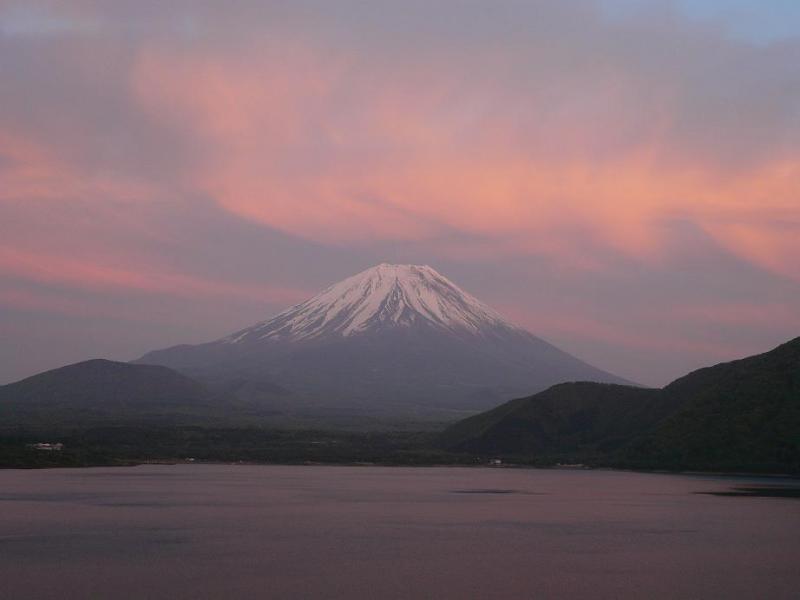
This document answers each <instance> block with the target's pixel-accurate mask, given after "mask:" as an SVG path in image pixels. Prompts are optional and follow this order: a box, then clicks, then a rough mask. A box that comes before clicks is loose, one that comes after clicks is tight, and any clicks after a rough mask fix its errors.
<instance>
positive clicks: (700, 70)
mask: <svg viewBox="0 0 800 600" xmlns="http://www.w3.org/2000/svg"><path fill="white" fill-rule="evenodd" d="M380 262H400V263H413V264H429V265H431V266H433V267H434V268H436V269H437V270H438V271H440V272H441V273H443V274H444V275H446V276H447V277H449V278H450V279H452V280H453V281H455V282H456V283H457V284H459V285H460V286H461V287H463V288H464V289H466V290H467V291H469V292H470V293H472V294H473V295H475V296H477V297H478V298H480V299H481V300H483V301H484V302H486V303H488V304H490V305H491V306H492V307H494V308H495V309H497V310H498V311H500V312H501V313H503V314H504V315H506V316H507V317H508V318H509V319H510V320H512V321H514V322H516V323H518V324H520V325H522V326H524V327H527V328H528V329H530V330H531V331H532V332H533V333H535V334H537V335H540V336H541V337H543V338H545V339H547V340H548V341H550V342H552V343H554V344H556V345H558V346H559V347H561V348H562V349H564V350H567V351H568V352H571V353H573V354H575V355H576V356H578V357H580V358H582V359H584V360H586V361H588V362H590V363H592V364H594V365H596V366H598V367H601V368H604V369H606V370H609V371H612V372H614V373H616V374H618V375H620V376H623V377H626V378H628V379H630V380H633V381H637V382H640V383H643V384H646V385H663V384H665V383H667V382H669V381H670V380H672V379H674V378H675V377H678V376H680V375H682V374H684V373H686V372H688V371H689V370H692V369H695V368H699V367H702V366H706V365H709V364H713V363H717V362H721V361H724V360H731V359H734V358H739V357H743V356H746V355H749V354H754V353H758V352H763V351H766V350H768V349H770V348H772V347H774V346H776V345H778V344H780V343H782V342H784V341H787V340H789V339H791V338H793V337H796V336H798V335H800V2H796V1H795V0H725V1H722V0H694V1H691V0H652V1H646V0H571V1H569V2H563V1H555V0H551V1H541V0H527V1H522V0H492V1H491V2H489V1H478V0H458V1H456V0H449V1H448V0H442V1H439V2H429V1H424V2H423V1H422V0H406V1H404V2H388V1H385V0H372V1H369V2H367V1H356V0H337V1H336V2H330V1H329V0H291V1H289V0H281V1H279V0H275V1H271V2H270V1H260V2H256V1H251V0H243V1H240V2H236V3H221V2H216V1H210V0H174V1H171V2H168V3H165V2H160V1H156V0H104V1H99V0H96V1H91V0H72V1H70V2H64V1H52V2H47V1H41V2H38V1H35V0H34V1H32V0H27V1H24V2H20V1H16V0H0V383H8V382H11V381H14V380H17V379H20V378H22V377H25V376H28V375H31V374H33V373H36V372H38V371H41V370H44V369H48V368H54V367H57V366H61V365H64V364H67V363H72V362H77V361H80V360H84V359H87V358H92V357H106V358H112V359H117V360H131V359H134V358H137V357H138V356H140V355H141V354H143V353H144V352H146V351H148V350H152V349H156V348H162V347H165V346H171V345H175V344H179V343H198V342H203V341H209V340H212V339H216V338H218V337H221V336H223V335H225V334H228V333H230V332H232V331H235V330H237V329H240V328H242V327H245V326H248V325H250V324H252V323H255V322H257V321H261V320H264V319H266V318H268V317H269V316H271V315H274V314H276V313H277V312H279V311H280V310H282V309H284V308H286V307H287V306H289V305H291V304H294V303H296V302H299V301H302V300H304V299H305V298H307V297H309V296H311V295H313V294H314V293H316V292H318V291H319V290H321V289H323V288H325V287H327V286H328V285H329V284H331V283H334V282H336V281H339V280H341V279H343V278H345V277H347V276H349V275H352V274H354V273H356V272H358V271H360V270H363V269H365V268H367V267H370V266H372V265H374V264H377V263H380Z"/></svg>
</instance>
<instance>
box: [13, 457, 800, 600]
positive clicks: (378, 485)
mask: <svg viewBox="0 0 800 600" xmlns="http://www.w3.org/2000/svg"><path fill="white" fill-rule="evenodd" d="M765 483H766V484H770V485H792V482H791V481H789V480H765V479H758V478H732V477H712V476H688V475H660V474H643V473H627V472H614V471H572V470H534V469H508V468H455V467H454V468H447V467H441V468H401V467H366V466H365V467H336V466H251V465H241V466H240V465H176V466H169V465H163V466H162V465H158V466H157V465H152V466H139V467H129V468H126V467H120V468H93V469H54V470H38V471H35V470H33V471H22V470H7V471H0V598H3V599H6V598H8V599H15V600H16V599H26V598H36V599H39V598H41V599H49V598H53V599H59V600H68V599H72V598H115V599H119V598H137V599H139V598H147V599H160V598H170V599H182V598H186V599H189V598H192V599H195V598H223V599H228V600H230V599H234V598H348V599H361V598H364V599H367V598H369V599H384V598H436V599H442V598H578V597H584V598H649V599H652V598H756V597H757V598H771V599H774V598H797V597H798V594H800V500H798V499H793V498H781V497H746V496H744V497H737V496H724V495H723V496H717V495H710V494H706V493H705V492H722V493H724V492H728V491H730V490H731V489H732V488H736V487H748V486H750V487H752V486H758V485H761V484H765ZM794 483H796V482H794ZM698 492H703V493H698Z"/></svg>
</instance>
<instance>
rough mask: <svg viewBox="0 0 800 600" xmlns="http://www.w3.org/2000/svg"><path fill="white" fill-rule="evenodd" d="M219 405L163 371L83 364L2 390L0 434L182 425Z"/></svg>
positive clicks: (186, 381) (193, 383)
mask: <svg viewBox="0 0 800 600" xmlns="http://www.w3.org/2000/svg"><path fill="white" fill-rule="evenodd" d="M217 402H218V400H216V399H215V398H214V397H213V395H212V394H211V393H210V392H209V391H208V390H207V389H206V388H205V386H203V385H201V384H200V383H198V382H196V381H194V380H192V379H190V378H188V377H186V376H184V375H181V374H180V373H176V372H175V371H173V370H171V369H168V368H166V367H159V366H152V365H134V364H129V363H120V362H114V361H110V360H101V359H96V360H87V361H84V362H80V363H76V364H73V365H68V366H66V367H61V368H59V369H53V370H52V371H46V372H44V373H39V374H38V375H34V376H32V377H28V378H27V379H23V380H21V381H17V382H16V383H11V384H8V385H4V386H2V387H0V428H7V427H48V428H50V427H59V428H63V427H76V426H78V427H79V426H84V425H91V424H94V423H97V422H104V421H133V422H136V421H139V422H154V421H158V422H163V423H171V422H176V421H177V422H186V421H191V420H192V418H193V417H194V416H197V415H202V414H204V413H207V412H208V409H209V407H210V406H211V405H212V404H214V403H217Z"/></svg>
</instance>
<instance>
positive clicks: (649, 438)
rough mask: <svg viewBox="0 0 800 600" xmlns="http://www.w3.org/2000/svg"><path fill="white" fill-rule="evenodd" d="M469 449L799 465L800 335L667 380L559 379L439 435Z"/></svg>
mask: <svg viewBox="0 0 800 600" xmlns="http://www.w3.org/2000/svg"><path fill="white" fill-rule="evenodd" d="M441 443H442V445H443V446H445V447H447V448H450V449H454V450H458V451H464V452H470V453H479V454H496V455H507V456H516V457H527V458H537V457H539V458H541V457H563V458H564V459H566V460H587V459H588V460H596V461H599V462H602V463H606V464H627V465H630V466H642V467H666V468H697V469H753V470H776V469H786V470H798V469H800V338H796V339H794V340H792V341H790V342H788V343H786V344H783V345H782V346H779V347H778V348H775V349H774V350H772V351H770V352H767V353H765V354H760V355H758V356H752V357H749V358H745V359H742V360H737V361H733V362H729V363H723V364H719V365H716V366H713V367H709V368H705V369H700V370H698V371H695V372H693V373H690V374H689V375H686V376H685V377H682V378H680V379H678V380H676V381H674V382H673V383H671V384H669V385H668V386H667V387H665V388H663V389H661V390H653V389H642V388H634V387H630V386H620V385H608V384H597V383H569V384H561V385H556V386H553V387H552V388H550V389H548V390H545V391H544V392H541V393H539V394H536V395H534V396H530V397H528V398H521V399H518V400H512V401H511V402H508V403H506V404H504V405H502V406H500V407H498V408H496V409H494V410H491V411H488V412H485V413H482V414H480V415H476V416H474V417H471V418H469V419H465V420H463V421H460V422H458V423H456V424H455V425H453V426H451V427H450V428H448V429H447V430H446V431H445V432H444V433H443V434H442V436H441Z"/></svg>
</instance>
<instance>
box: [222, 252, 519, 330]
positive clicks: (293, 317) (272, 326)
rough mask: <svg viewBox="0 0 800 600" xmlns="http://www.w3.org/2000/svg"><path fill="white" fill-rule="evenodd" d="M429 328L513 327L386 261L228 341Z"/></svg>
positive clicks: (453, 289) (425, 273)
mask: <svg viewBox="0 0 800 600" xmlns="http://www.w3.org/2000/svg"><path fill="white" fill-rule="evenodd" d="M414 325H420V326H429V327H433V328H438V329H441V330H444V331H450V332H453V333H460V332H468V333H480V332H481V331H483V330H486V329H488V328H491V329H493V328H496V327H503V328H508V329H513V328H514V326H513V325H511V324H510V323H508V322H506V321H505V320H504V319H503V318H502V317H501V316H500V315H499V314H497V313H496V312H495V311H494V310H492V309H491V308H489V307H488V306H486V305H485V304H484V303H483V302H481V301H480V300H478V299H477V298H475V297H474V296H471V295H469V294H468V293H467V292H465V291H463V290H462V289H461V288H459V287H458V286H457V285H456V284H454V283H453V282H452V281H450V280H449V279H447V278H446V277H445V276H443V275H441V274H440V273H438V272H437V271H436V270H435V269H433V268H431V267H429V266H427V265H392V264H388V263H382V264H380V265H377V266H375V267H371V268H369V269H367V270H365V271H362V272H361V273H358V274H357V275H353V276H352V277H348V278H347V279H344V280H343V281H340V282H339V283H336V284H334V285H332V286H330V287H329V288H327V289H326V290H324V291H322V292H321V293H319V294H317V295H316V296H314V297H313V298H311V299H309V300H306V301H305V302H302V303H301V304H297V305H296V306H292V307H291V308H289V309H287V310H285V311H283V312H282V313H280V314H279V315H277V316H275V317H273V318H271V319H269V320H267V321H263V322H261V323H258V324H257V325H255V326H253V327H249V328H247V329H244V330H242V331H239V332H237V333H234V334H233V335H230V336H227V337H226V338H223V341H225V342H228V343H231V344H238V343H246V342H253V341H256V340H266V339H274V340H278V339H280V340H286V341H299V340H309V339H313V338H317V337H322V336H327V335H340V336H343V337H348V336H352V335H357V334H359V333H364V332H367V331H375V330H381V329H384V328H387V327H410V326H414Z"/></svg>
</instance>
